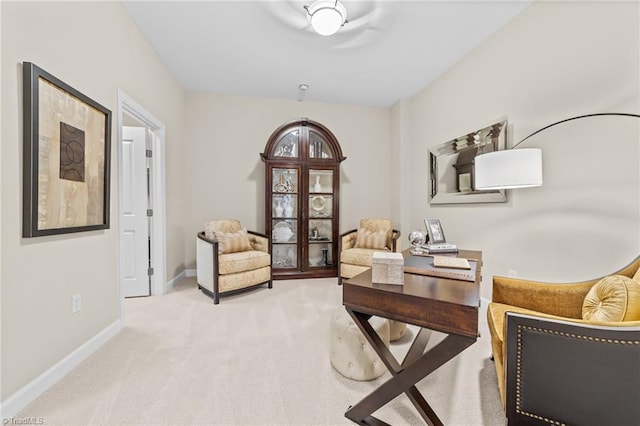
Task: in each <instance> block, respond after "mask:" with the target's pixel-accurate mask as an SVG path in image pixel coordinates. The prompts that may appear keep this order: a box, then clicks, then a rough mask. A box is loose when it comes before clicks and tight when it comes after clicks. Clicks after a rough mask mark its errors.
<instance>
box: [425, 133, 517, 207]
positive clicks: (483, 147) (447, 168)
mask: <svg viewBox="0 0 640 426" xmlns="http://www.w3.org/2000/svg"><path fill="white" fill-rule="evenodd" d="M506 141H507V120H504V121H500V122H498V123H495V124H492V125H489V126H487V127H484V128H482V129H479V130H476V131H474V132H471V133H468V134H466V135H462V136H460V137H458V138H456V139H453V140H450V141H448V142H445V143H443V144H440V145H437V146H434V147H432V148H431V149H429V186H428V187H429V204H459V203H503V202H505V201H507V194H506V190H504V189H503V190H492V191H476V190H475V171H474V165H475V157H476V156H477V155H480V154H484V153H487V152H491V151H497V150H502V149H505V147H506Z"/></svg>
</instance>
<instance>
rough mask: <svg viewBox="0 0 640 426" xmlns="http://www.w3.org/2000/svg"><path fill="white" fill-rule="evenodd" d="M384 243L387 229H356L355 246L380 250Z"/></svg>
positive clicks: (385, 242)
mask: <svg viewBox="0 0 640 426" xmlns="http://www.w3.org/2000/svg"><path fill="white" fill-rule="evenodd" d="M386 245H387V231H385V230H384V229H381V230H380V231H376V232H371V231H369V230H368V229H365V228H360V229H358V235H357V237H356V245H355V247H356V248H366V249H375V250H382V249H384V248H385V247H386Z"/></svg>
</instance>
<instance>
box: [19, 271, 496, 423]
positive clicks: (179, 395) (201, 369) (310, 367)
mask: <svg viewBox="0 0 640 426" xmlns="http://www.w3.org/2000/svg"><path fill="white" fill-rule="evenodd" d="M341 304H342V287H341V286H338V285H337V283H336V279H335V278H333V279H313V280H291V281H275V282H274V287H273V289H270V290H269V289H267V288H266V287H261V288H259V289H256V290H254V291H251V292H248V293H244V294H241V295H236V296H230V297H226V298H222V301H221V303H220V304H219V305H215V306H214V305H213V303H212V301H211V299H210V298H209V297H207V296H205V295H204V294H202V292H200V291H198V290H197V286H196V284H195V278H187V279H185V280H183V281H182V282H180V283H179V284H178V285H177V286H176V287H175V288H174V290H173V291H171V292H170V293H168V294H167V295H165V296H160V297H150V298H137V299H127V300H126V302H125V320H126V326H125V328H124V330H123V331H122V332H121V333H119V334H118V335H117V336H116V337H114V338H113V339H112V340H111V341H109V342H108V343H107V344H106V345H105V346H103V347H102V348H101V349H100V350H99V351H97V352H96V353H95V354H94V355H92V356H91V357H89V358H88V359H87V360H86V361H84V362H83V363H82V364H81V365H80V366H78V368H76V369H75V370H73V371H72V372H71V373H69V374H68V375H67V376H66V377H65V378H63V379H62V380H61V381H60V382H58V383H57V384H56V385H54V386H53V387H52V388H51V389H49V390H48V391H47V392H46V393H44V394H43V395H42V396H41V397H40V398H38V399H37V400H36V401H34V402H33V403H32V404H30V405H29V406H28V407H27V408H25V409H24V410H23V411H22V412H21V413H20V414H19V415H18V417H27V416H37V417H43V419H44V423H45V424H46V425H58V424H60V425H61V424H73V425H123V424H126V425H209V424H211V425H213V424H216V425H342V424H344V425H348V424H353V423H351V422H350V421H349V420H348V419H346V418H345V417H344V412H345V410H346V409H347V408H348V407H349V406H350V405H353V404H355V403H357V402H358V401H360V399H362V398H363V397H364V396H366V395H367V394H368V393H370V392H371V391H372V390H374V389H375V388H376V387H377V386H379V385H380V384H381V383H383V382H384V381H386V380H388V379H389V378H390V377H391V376H390V374H389V373H385V374H384V375H383V376H382V377H380V378H378V379H376V380H373V381H369V382H357V381H353V380H349V379H346V378H344V377H342V376H341V375H340V374H339V373H338V372H336V371H335V370H334V369H333V368H332V367H331V364H330V362H329V325H330V317H331V314H332V313H333V311H334V310H336V309H338V308H340V307H341ZM480 320H481V334H482V336H481V338H480V339H479V340H478V342H476V343H475V344H474V345H472V346H471V347H470V348H468V349H467V350H465V351H464V352H463V353H462V354H460V355H459V356H458V357H457V358H455V359H453V360H452V361H450V362H449V363H447V364H446V365H444V366H443V367H442V368H440V369H439V370H437V371H436V372H435V373H434V374H432V375H431V376H429V377H428V378H426V379H424V380H422V381H421V382H419V384H418V389H419V390H420V391H421V392H422V393H423V394H424V395H425V398H426V399H427V401H429V403H430V404H431V405H432V407H433V408H434V410H435V411H436V413H438V415H439V416H440V418H441V419H442V421H443V422H444V423H445V424H446V425H503V424H504V423H505V421H504V414H503V411H502V407H501V404H500V398H499V395H498V388H497V380H496V376H495V368H494V365H493V363H492V362H491V361H490V360H489V356H490V353H491V350H490V342H489V332H488V330H487V326H486V320H485V309H482V310H481V312H480ZM416 331H417V330H416V329H415V328H410V330H409V332H408V333H407V335H405V336H404V337H403V338H402V339H401V340H400V342H399V343H398V344H392V352H393V353H394V354H395V355H396V356H398V355H400V356H402V355H403V354H404V353H405V352H406V350H407V349H408V347H409V344H410V342H411V340H412V338H413V337H414V336H415V333H416ZM441 337H442V335H434V336H432V338H431V342H430V346H431V345H433V344H434V343H436V342H437V341H438V340H440V338H441ZM375 415H376V416H378V417H379V418H381V419H382V420H384V421H386V422H388V423H391V424H393V425H413V424H424V423H423V421H422V419H421V418H420V417H419V415H418V414H417V412H416V411H415V409H414V407H413V406H412V405H411V403H410V402H409V401H408V399H407V398H406V396H404V395H401V396H399V397H397V398H395V399H394V400H393V401H391V402H390V403H389V404H388V405H386V406H384V407H383V408H381V409H380V410H378V411H377V412H376V413H375Z"/></svg>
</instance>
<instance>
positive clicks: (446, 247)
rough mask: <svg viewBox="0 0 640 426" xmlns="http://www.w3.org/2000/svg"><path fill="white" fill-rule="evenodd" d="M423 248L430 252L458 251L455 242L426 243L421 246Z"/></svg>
mask: <svg viewBox="0 0 640 426" xmlns="http://www.w3.org/2000/svg"><path fill="white" fill-rule="evenodd" d="M420 248H421V249H423V250H425V251H426V252H427V253H429V254H434V253H457V252H458V246H456V245H455V244H447V243H443V244H424V245H422V246H420Z"/></svg>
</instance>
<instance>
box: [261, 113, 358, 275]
mask: <svg viewBox="0 0 640 426" xmlns="http://www.w3.org/2000/svg"><path fill="white" fill-rule="evenodd" d="M260 156H261V157H262V161H264V162H265V164H266V167H265V172H266V176H265V221H266V224H265V229H266V233H267V235H269V236H270V237H271V241H272V253H271V261H272V270H273V278H274V279H290V278H315V277H335V276H337V274H338V262H337V259H338V234H339V229H340V226H339V212H340V163H341V162H342V161H344V160H345V158H346V157H343V156H342V150H341V148H340V144H339V143H338V140H337V139H336V137H335V136H334V135H333V134H332V133H331V131H329V129H327V128H326V127H324V126H323V125H322V124H320V123H317V122H314V121H311V120H308V119H302V120H296V121H292V122H289V123H285V124H283V125H282V126H280V127H279V128H278V129H276V131H274V132H273V134H272V135H271V137H270V138H269V140H268V142H267V145H266V147H265V150H264V152H263V153H262V154H260Z"/></svg>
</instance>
